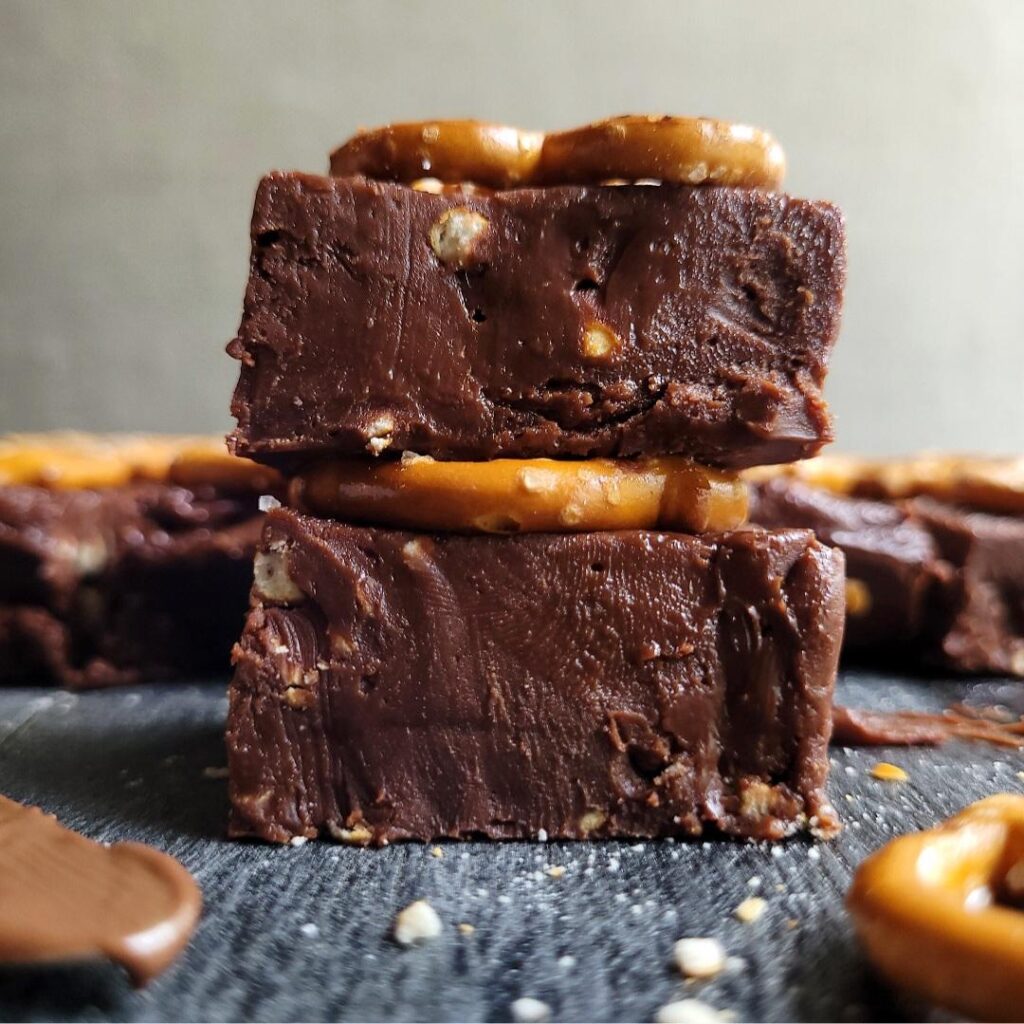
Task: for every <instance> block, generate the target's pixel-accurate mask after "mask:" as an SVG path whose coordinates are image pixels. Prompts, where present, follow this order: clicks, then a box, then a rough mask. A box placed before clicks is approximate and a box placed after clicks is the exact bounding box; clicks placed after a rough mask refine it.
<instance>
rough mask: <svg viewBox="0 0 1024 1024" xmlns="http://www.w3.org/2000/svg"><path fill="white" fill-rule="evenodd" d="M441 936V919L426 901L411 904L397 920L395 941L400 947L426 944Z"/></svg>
mask: <svg viewBox="0 0 1024 1024" xmlns="http://www.w3.org/2000/svg"><path fill="white" fill-rule="evenodd" d="M440 934H441V918H439V917H438V916H437V911H436V910H434V908H433V907H432V906H431V905H430V904H429V903H428V902H427V901H426V900H417V901H416V902H415V903H410V904H409V906H407V907H406V908H405V910H403V911H401V912H400V913H399V914H398V916H397V917H396V918H395V941H396V942H397V943H398V944H399V945H400V946H412V945H415V944H416V943H420V942H426V941H427V940H428V939H436V938H437V937H438V935H440Z"/></svg>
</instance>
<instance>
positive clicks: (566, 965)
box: [558, 953, 576, 971]
mask: <svg viewBox="0 0 1024 1024" xmlns="http://www.w3.org/2000/svg"><path fill="white" fill-rule="evenodd" d="M558 966H559V967H561V968H562V969H563V970H565V971H568V970H571V969H572V968H573V967H575V966H576V957H574V956H570V955H569V954H568V953H566V955H565V956H560V957H559V958H558Z"/></svg>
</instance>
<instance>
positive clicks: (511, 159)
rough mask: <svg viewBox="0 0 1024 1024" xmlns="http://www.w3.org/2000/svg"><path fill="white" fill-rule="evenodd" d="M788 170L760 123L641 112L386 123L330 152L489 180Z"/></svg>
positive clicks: (373, 165) (399, 177)
mask: <svg viewBox="0 0 1024 1024" xmlns="http://www.w3.org/2000/svg"><path fill="white" fill-rule="evenodd" d="M785 171H786V158H785V154H784V153H783V151H782V147H781V146H780V145H779V144H778V142H776V141H775V139H774V138H772V136H771V135H769V134H768V133H767V132H764V131H762V130H761V129H759V128H751V127H748V126H747V125H738V124H730V123H728V122H726V121H715V120H711V119H709V118H701V117H657V116H647V115H636V114H634V115H625V116H622V117H612V118H609V119H608V120H605V121H598V122H595V123H594V124H589V125H584V126H583V127H582V128H575V129H572V130H570V131H565V132H552V133H548V134H547V135H545V134H544V133H543V132H531V131H522V130H520V129H518V128H510V127H508V126H505V125H495V124H486V123H484V122H480V121H421V122H410V123H406V124H394V125H385V126H384V127H381V128H373V129H369V130H366V131H362V132H359V133H358V134H356V135H354V136H353V137H352V138H351V139H349V140H348V142H346V143H345V144H344V145H342V146H340V147H339V148H338V149H336V150H335V151H334V152H333V153H332V154H331V173H332V174H334V175H339V176H340V175H348V174H364V175H366V176H367V177H371V178H383V179H388V180H393V181H401V182H405V183H407V184H411V183H413V182H416V181H421V180H423V179H429V180H432V181H437V182H440V183H444V184H456V183H461V182H472V183H474V184H476V185H483V186H486V187H490V188H513V187H516V186H527V185H571V184H592V183H600V182H608V181H627V182H628V181H638V180H640V181H642V180H655V181H667V182H676V183H680V184H687V185H705V184H707V185H732V186H745V187H752V188H754V187H756V188H777V187H778V186H779V185H780V184H781V182H782V179H783V176H784V175H785Z"/></svg>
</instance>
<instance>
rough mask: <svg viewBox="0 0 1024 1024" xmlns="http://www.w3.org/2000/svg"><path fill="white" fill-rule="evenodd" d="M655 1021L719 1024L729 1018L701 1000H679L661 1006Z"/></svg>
mask: <svg viewBox="0 0 1024 1024" xmlns="http://www.w3.org/2000/svg"><path fill="white" fill-rule="evenodd" d="M654 1019H655V1020H656V1021H657V1024H718V1022H719V1021H722V1020H725V1019H727V1018H726V1017H725V1016H724V1015H723V1014H722V1013H720V1012H719V1011H718V1010H716V1009H715V1008H714V1007H713V1006H708V1004H707V1003H702V1002H701V1001H700V1000H699V999H679V1000H677V1001H676V1002H674V1003H666V1004H665V1005H664V1006H659V1007H658V1012H657V1013H656V1014H655V1015H654Z"/></svg>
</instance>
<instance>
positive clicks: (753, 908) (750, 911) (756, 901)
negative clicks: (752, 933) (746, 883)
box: [733, 896, 768, 924]
mask: <svg viewBox="0 0 1024 1024" xmlns="http://www.w3.org/2000/svg"><path fill="white" fill-rule="evenodd" d="M767 906H768V903H767V902H766V901H765V900H764V899H762V898H761V897H760V896H749V897H748V898H747V899H745V900H744V901H743V902H742V903H741V904H740V905H739V906H738V907H737V908H736V909H735V910H734V911H733V914H734V915H735V917H736V919H737V920H738V921H742V922H743V923H744V924H753V923H754V922H755V921H756V920H758V919H759V918H760V916H761V915H762V914H763V913H764V912H765V908H766V907H767Z"/></svg>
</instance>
